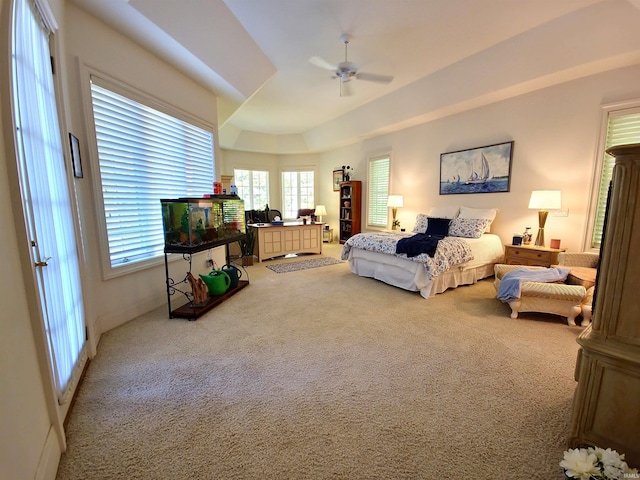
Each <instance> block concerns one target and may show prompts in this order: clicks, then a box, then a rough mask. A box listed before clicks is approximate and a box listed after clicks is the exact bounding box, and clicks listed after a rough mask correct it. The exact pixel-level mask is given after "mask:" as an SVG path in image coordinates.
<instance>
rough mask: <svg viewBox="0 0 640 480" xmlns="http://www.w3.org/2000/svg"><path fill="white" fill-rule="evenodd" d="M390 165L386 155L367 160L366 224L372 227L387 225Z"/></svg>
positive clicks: (389, 159)
mask: <svg viewBox="0 0 640 480" xmlns="http://www.w3.org/2000/svg"><path fill="white" fill-rule="evenodd" d="M390 167H391V158H390V157H389V156H388V155H385V156H384V157H378V158H372V159H370V160H369V193H368V207H367V208H368V211H367V224H368V225H369V226H372V227H387V226H388V222H389V209H388V208H387V197H388V196H389V171H390Z"/></svg>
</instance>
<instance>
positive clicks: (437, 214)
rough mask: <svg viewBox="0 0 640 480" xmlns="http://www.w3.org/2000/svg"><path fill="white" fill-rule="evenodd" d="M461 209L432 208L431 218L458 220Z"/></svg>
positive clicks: (430, 211)
mask: <svg viewBox="0 0 640 480" xmlns="http://www.w3.org/2000/svg"><path fill="white" fill-rule="evenodd" d="M459 211H460V207H431V210H429V216H430V217H434V218H456V217H457V216H458V212H459Z"/></svg>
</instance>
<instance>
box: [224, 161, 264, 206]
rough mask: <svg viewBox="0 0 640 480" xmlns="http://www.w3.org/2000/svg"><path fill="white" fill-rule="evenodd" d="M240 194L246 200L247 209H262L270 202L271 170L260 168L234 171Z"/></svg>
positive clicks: (234, 179)
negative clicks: (261, 169) (264, 170)
mask: <svg viewBox="0 0 640 480" xmlns="http://www.w3.org/2000/svg"><path fill="white" fill-rule="evenodd" d="M233 182H234V183H235V185H236V187H237V188H238V196H239V197H240V198H241V199H242V200H244V208H245V210H262V209H264V207H265V205H268V204H269V172H262V171H259V170H239V169H237V168H236V169H234V171H233Z"/></svg>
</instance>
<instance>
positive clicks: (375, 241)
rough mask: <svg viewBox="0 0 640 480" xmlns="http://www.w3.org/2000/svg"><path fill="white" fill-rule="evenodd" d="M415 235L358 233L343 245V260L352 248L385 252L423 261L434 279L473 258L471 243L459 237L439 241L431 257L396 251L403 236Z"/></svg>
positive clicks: (430, 276)
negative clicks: (409, 255) (413, 255)
mask: <svg viewBox="0 0 640 480" xmlns="http://www.w3.org/2000/svg"><path fill="white" fill-rule="evenodd" d="M412 235H414V234H413V233H406V232H405V233H402V232H398V233H396V232H379V233H358V234H356V235H354V236H352V237H350V238H349V239H348V240H347V241H346V242H345V244H344V246H343V247H342V260H348V259H349V251H350V250H351V248H359V249H361V250H368V251H371V252H378V253H385V254H388V255H393V256H395V257H400V258H404V259H406V260H411V261H414V262H417V263H422V264H423V265H424V269H425V272H426V275H427V279H429V280H432V279H434V278H435V277H437V276H438V275H440V274H441V273H443V272H446V271H447V270H449V269H450V268H451V267H454V266H456V265H461V264H463V263H465V262H468V261H470V260H473V253H472V251H471V247H470V246H469V244H468V243H467V242H466V241H465V240H464V239H463V238H459V237H445V238H443V239H442V240H440V242H439V243H438V248H437V249H436V253H435V255H434V256H433V258H432V257H430V256H429V255H427V254H426V253H422V254H420V255H418V256H416V257H407V255H406V254H404V253H396V244H397V243H398V240H400V239H401V238H406V237H410V236H412Z"/></svg>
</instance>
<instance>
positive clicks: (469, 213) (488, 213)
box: [458, 207, 498, 232]
mask: <svg viewBox="0 0 640 480" xmlns="http://www.w3.org/2000/svg"><path fill="white" fill-rule="evenodd" d="M496 213H498V209H497V208H469V207H460V214H459V215H458V218H486V219H488V220H489V224H488V225H487V228H486V230H485V232H488V231H489V229H490V228H491V222H493V220H494V219H495V218H496Z"/></svg>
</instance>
